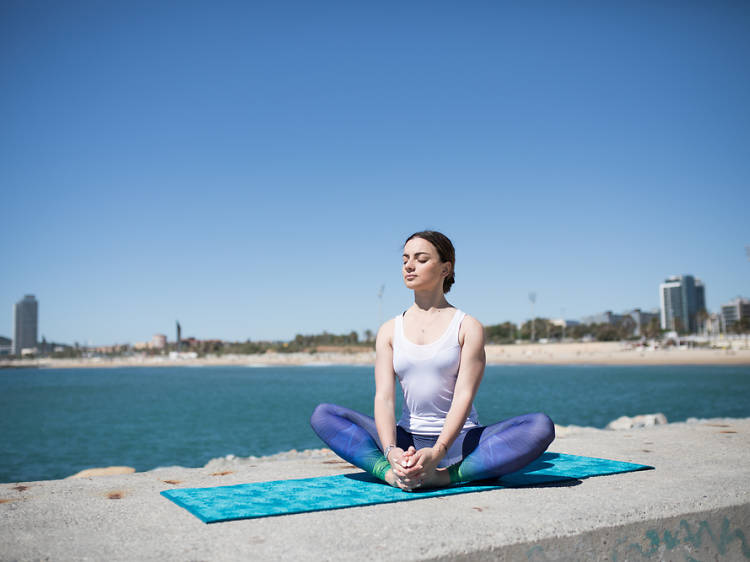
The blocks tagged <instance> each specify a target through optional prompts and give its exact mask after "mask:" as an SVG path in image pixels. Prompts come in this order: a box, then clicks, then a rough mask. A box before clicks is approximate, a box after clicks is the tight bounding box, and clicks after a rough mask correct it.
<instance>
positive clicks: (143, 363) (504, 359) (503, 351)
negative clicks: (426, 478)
mask: <svg viewBox="0 0 750 562" xmlns="http://www.w3.org/2000/svg"><path fill="white" fill-rule="evenodd" d="M742 345H744V342H742V341H736V342H733V345H732V346H731V347H729V348H727V349H703V348H701V349H687V348H659V349H652V348H645V349H644V348H635V347H632V346H629V345H628V344H624V343H621V342H591V343H578V342H576V343H548V344H540V343H534V344H528V343H522V344H508V345H495V344H492V345H487V346H485V351H486V354H487V365H750V348H745V347H742ZM374 363H375V351H362V352H342V351H324V352H318V353H302V352H297V353H263V354H257V355H255V354H254V355H208V356H205V357H200V358H179V359H171V358H169V357H168V356H154V357H114V358H109V357H92V358H82V359H51V358H43V359H12V360H8V361H0V369H3V368H17V369H21V368H43V369H71V368H79V369H80V368H117V367H222V366H245V367H259V368H260V367H283V366H311V367H313V366H314V367H326V366H333V365H341V366H373V365H374Z"/></svg>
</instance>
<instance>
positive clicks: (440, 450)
mask: <svg viewBox="0 0 750 562" xmlns="http://www.w3.org/2000/svg"><path fill="white" fill-rule="evenodd" d="M432 448H433V450H435V452H437V454H438V455H440V458H443V457H444V456H445V455H446V454H448V447H447V446H446V445H445V443H442V442H441V441H437V442H436V443H435V444H434V445H433V446H432Z"/></svg>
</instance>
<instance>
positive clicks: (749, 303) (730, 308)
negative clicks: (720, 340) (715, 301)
mask: <svg viewBox="0 0 750 562" xmlns="http://www.w3.org/2000/svg"><path fill="white" fill-rule="evenodd" d="M748 316H750V300H748V299H743V298H741V297H737V298H736V299H734V300H733V301H729V302H728V303H727V304H722V305H721V320H722V322H723V324H724V329H725V330H730V329H731V328H732V324H734V323H735V322H739V321H740V320H742V319H743V318H745V317H748Z"/></svg>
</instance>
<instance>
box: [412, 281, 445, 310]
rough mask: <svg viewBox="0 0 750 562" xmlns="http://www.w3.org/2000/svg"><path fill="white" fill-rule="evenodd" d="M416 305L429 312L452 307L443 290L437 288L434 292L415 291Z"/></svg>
mask: <svg viewBox="0 0 750 562" xmlns="http://www.w3.org/2000/svg"><path fill="white" fill-rule="evenodd" d="M414 305H415V306H416V307H417V308H418V309H419V310H423V311H425V312H427V311H428V310H430V309H432V308H446V307H448V306H450V304H448V301H447V300H446V299H445V294H443V288H442V287H437V288H436V289H435V290H434V291H414Z"/></svg>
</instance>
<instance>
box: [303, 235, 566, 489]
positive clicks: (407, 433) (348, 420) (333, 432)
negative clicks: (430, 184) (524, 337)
mask: <svg viewBox="0 0 750 562" xmlns="http://www.w3.org/2000/svg"><path fill="white" fill-rule="evenodd" d="M455 263H456V258H455V250H454V249H453V244H452V243H451V241H450V240H449V239H448V238H447V237H446V236H445V235H443V234H441V233H439V232H435V231H430V230H428V231H422V232H417V233H415V234H412V235H411V236H410V237H409V238H407V240H406V243H405V244H404V252H403V271H402V273H403V277H404V283H405V284H406V286H407V287H408V288H409V289H411V290H413V291H414V304H413V305H412V306H411V307H410V308H409V309H408V310H406V311H405V312H404V313H403V314H401V315H399V316H397V317H396V318H393V319H391V320H389V321H388V322H386V323H385V324H383V326H381V328H380V330H379V331H378V336H377V340H376V344H375V349H376V355H375V408H374V410H375V418H374V419H373V418H371V417H369V416H365V415H363V414H360V413H358V412H355V411H353V410H350V409H348V408H344V407H341V406H337V405H334V404H321V405H319V406H318V407H317V408H316V409H315V412H313V415H312V418H311V420H310V423H311V425H312V427H313V429H314V430H315V432H316V433H317V434H318V436H319V437H320V438H321V439H322V440H323V441H325V442H326V443H327V444H328V446H329V447H330V448H331V449H332V450H333V451H334V452H335V453H336V454H338V455H339V456H340V457H342V458H344V459H346V460H347V461H349V462H350V463H352V464H354V465H356V466H358V467H360V468H362V469H364V470H366V471H368V472H370V473H371V474H373V475H374V476H376V477H378V478H380V479H382V480H385V481H386V482H388V483H389V484H390V485H392V486H395V487H398V488H401V489H402V490H406V491H411V490H413V489H415V488H419V487H425V488H427V487H439V486H449V485H451V484H456V483H460V482H469V481H472V480H480V479H485V478H497V477H499V476H501V475H503V474H507V473H509V472H514V471H516V470H518V469H520V468H521V467H523V466H525V465H526V464H528V463H529V462H531V461H532V460H534V459H535V458H537V457H538V456H539V455H541V454H542V453H543V452H544V451H545V450H546V449H547V447H548V446H549V444H550V443H551V442H552V440H553V439H554V437H555V429H554V425H553V423H552V421H551V420H550V419H549V418H548V417H547V416H546V415H544V414H526V415H523V416H518V417H515V418H511V419H508V420H505V421H502V422H499V423H496V424H494V425H490V426H482V425H480V424H479V421H478V419H477V413H476V410H475V409H474V406H473V401H474V396H475V395H476V393H477V389H478V388H479V383H480V382H481V380H482V375H483V374H484V367H485V355H484V329H483V328H482V325H481V324H480V323H479V322H478V321H477V320H475V319H474V318H472V317H471V316H468V315H466V314H465V313H463V312H461V311H460V310H458V309H456V308H455V307H453V306H452V305H451V304H449V303H448V301H447V300H446V298H445V293H447V292H448V291H450V288H451V285H453V283H454V282H455V277H454V267H455ZM396 377H398V379H399V381H400V383H401V387H402V389H403V392H404V408H403V413H402V415H401V419H400V420H399V422H398V425H397V424H396V420H395V416H394V413H393V411H394V404H395V392H396V389H395V379H396Z"/></svg>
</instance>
